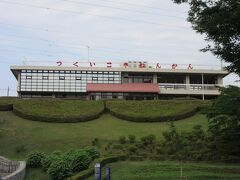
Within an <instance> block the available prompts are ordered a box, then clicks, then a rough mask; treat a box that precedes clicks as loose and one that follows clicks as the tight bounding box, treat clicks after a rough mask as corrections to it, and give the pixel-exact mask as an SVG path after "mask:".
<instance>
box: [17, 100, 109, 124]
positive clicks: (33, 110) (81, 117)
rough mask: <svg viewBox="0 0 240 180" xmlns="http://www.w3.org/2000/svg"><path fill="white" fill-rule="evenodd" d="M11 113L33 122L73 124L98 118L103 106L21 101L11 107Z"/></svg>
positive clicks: (96, 104) (63, 101)
mask: <svg viewBox="0 0 240 180" xmlns="http://www.w3.org/2000/svg"><path fill="white" fill-rule="evenodd" d="M13 112H14V114H16V115H17V116H20V117H22V118H25V119H29V120H34V121H43V122H57V123H73V122H85V121H90V120H94V119H97V118H99V117H100V116H101V115H102V114H103V113H104V105H103V102H101V101H98V102H97V101H81V100H49V99H46V100H21V101H19V102H17V103H15V104H14V105H13Z"/></svg>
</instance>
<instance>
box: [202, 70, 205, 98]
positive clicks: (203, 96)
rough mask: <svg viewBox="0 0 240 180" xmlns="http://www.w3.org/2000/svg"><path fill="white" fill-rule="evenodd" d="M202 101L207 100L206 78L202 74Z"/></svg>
mask: <svg viewBox="0 0 240 180" xmlns="http://www.w3.org/2000/svg"><path fill="white" fill-rule="evenodd" d="M202 100H203V101H204V100H205V95H204V76H203V74H202Z"/></svg>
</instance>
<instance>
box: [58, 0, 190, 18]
mask: <svg viewBox="0 0 240 180" xmlns="http://www.w3.org/2000/svg"><path fill="white" fill-rule="evenodd" d="M60 1H64V2H69V3H73V4H78V5H82V4H83V5H87V6H95V7H103V8H109V9H117V10H121V11H127V12H135V13H139V14H148V15H153V16H162V17H168V18H176V19H183V18H186V17H179V16H171V15H165V14H160V13H154V12H147V11H139V10H131V9H126V8H121V7H114V6H108V5H101V4H94V3H88V2H82V1H72V0H60Z"/></svg>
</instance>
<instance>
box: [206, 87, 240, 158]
mask: <svg viewBox="0 0 240 180" xmlns="http://www.w3.org/2000/svg"><path fill="white" fill-rule="evenodd" d="M208 118H209V133H210V143H211V149H212V151H213V152H214V155H215V156H216V158H222V157H226V158H227V159H228V160H229V159H230V160H238V161H239V160H240V141H239V139H240V88H239V87H236V86H229V87H228V88H221V95H220V96H219V97H218V98H217V99H216V100H215V101H214V103H213V105H212V107H211V108H210V109H209V112H208Z"/></svg>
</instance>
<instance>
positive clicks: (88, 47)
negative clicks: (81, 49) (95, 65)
mask: <svg viewBox="0 0 240 180" xmlns="http://www.w3.org/2000/svg"><path fill="white" fill-rule="evenodd" d="M89 50H90V46H87V55H88V62H89Z"/></svg>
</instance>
